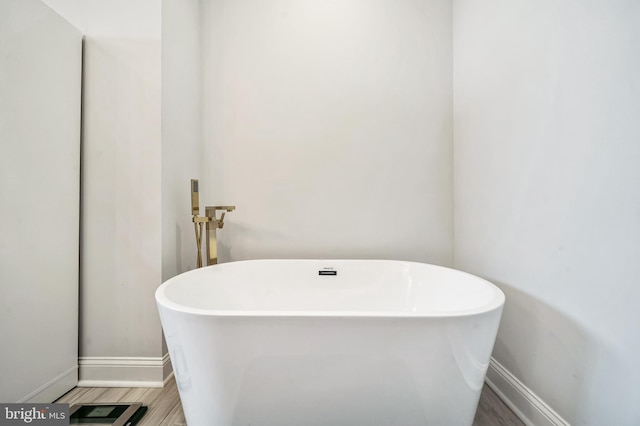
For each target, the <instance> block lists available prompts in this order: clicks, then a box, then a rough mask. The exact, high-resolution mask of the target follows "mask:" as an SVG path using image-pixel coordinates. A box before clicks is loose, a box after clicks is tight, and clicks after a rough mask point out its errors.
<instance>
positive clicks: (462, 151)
mask: <svg viewBox="0 0 640 426" xmlns="http://www.w3.org/2000/svg"><path fill="white" fill-rule="evenodd" d="M638 22H640V4H639V3H638V2H633V1H624V0H613V1H608V2H602V1H595V0H590V1H583V2H556V1H550V0H548V1H542V2H528V1H524V0H518V1H513V0H510V1H506V0H503V1H466V0H456V1H454V70H455V72H454V93H455V97H454V98H455V100H454V117H455V127H454V134H455V141H454V147H455V259H456V261H455V265H456V266H457V267H458V268H460V269H463V270H466V271H470V272H472V273H476V274H478V275H480V276H483V277H486V278H488V279H490V280H492V281H494V282H495V283H497V284H499V285H500V286H501V287H502V288H503V289H504V290H505V292H506V295H507V304H506V308H505V312H504V317H503V320H502V326H501V329H500V333H499V336H498V340H497V343H496V347H495V352H494V357H495V358H496V360H497V361H498V362H500V363H501V364H502V365H504V366H505V367H506V368H507V369H508V370H509V371H510V372H511V373H513V374H514V375H515V376H516V377H517V378H519V379H520V380H521V381H522V382H523V383H524V384H525V385H526V386H527V387H529V388H530V389H531V390H532V391H533V392H535V393H536V394H537V395H538V396H540V397H541V398H542V399H543V400H544V401H545V402H547V403H548V404H549V405H550V406H551V407H552V408H553V409H555V410H556V411H557V412H558V413H559V414H560V415H561V416H562V417H564V418H565V419H566V420H567V421H569V422H570V423H571V424H576V425H577V424H580V425H605V424H607V425H636V424H640V405H638V401H639V400H640V386H638V383H639V382H640V369H638V359H640V340H639V339H638V336H640V318H639V316H638V312H639V311H638V306H637V304H638V301H639V300H640V286H639V285H638V283H637V277H638V276H639V275H640V262H638V259H640V198H639V197H638V183H639V182H640V167H638V165H639V164H640V143H639V142H638V141H639V140H640V120H638V111H640V96H639V95H640V50H638V46H639V45H640V27H638V25H637V23H638Z"/></svg>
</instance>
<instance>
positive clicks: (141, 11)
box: [42, 0, 161, 38]
mask: <svg viewBox="0 0 640 426" xmlns="http://www.w3.org/2000/svg"><path fill="white" fill-rule="evenodd" d="M42 2H44V3H46V4H48V5H49V6H50V7H51V8H52V9H54V10H55V11H56V12H58V13H59V14H60V15H61V16H62V17H64V18H65V19H66V20H68V21H69V22H71V23H73V25H75V26H76V27H77V28H79V29H80V31H82V33H83V34H85V35H91V36H100V37H125V38H159V37H160V31H161V23H160V19H161V8H160V0H42Z"/></svg>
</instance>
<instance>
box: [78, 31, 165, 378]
mask: <svg viewBox="0 0 640 426" xmlns="http://www.w3.org/2000/svg"><path fill="white" fill-rule="evenodd" d="M84 54H85V57H84V88H83V90H84V93H83V114H84V115H83V121H84V123H83V127H84V128H83V166H82V171H83V175H82V182H83V183H82V186H83V188H82V189H83V190H82V275H81V283H82V291H81V306H82V310H81V334H80V336H81V340H80V341H81V347H80V355H81V357H100V358H111V357H129V358H131V357H154V356H156V357H157V356H161V347H162V345H161V331H160V322H159V318H158V314H157V309H156V306H155V300H154V291H155V289H156V288H157V287H158V285H159V284H160V283H161V280H162V274H161V234H160V233H161V224H160V212H161V190H160V188H161V184H162V182H161V139H160V134H161V131H160V124H161V120H160V117H161V112H160V41H159V40H139V39H113V38H101V37H88V38H86V40H85V49H84ZM82 366H83V365H82V363H81V367H82ZM87 379H88V378H87V377H83V371H82V368H81V380H87ZM92 379H93V380H98V378H97V377H92Z"/></svg>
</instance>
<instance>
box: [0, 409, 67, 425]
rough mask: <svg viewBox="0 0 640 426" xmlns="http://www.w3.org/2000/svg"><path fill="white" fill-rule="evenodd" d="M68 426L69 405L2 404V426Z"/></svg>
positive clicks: (0, 411)
mask: <svg viewBox="0 0 640 426" xmlns="http://www.w3.org/2000/svg"><path fill="white" fill-rule="evenodd" d="M17 425H34V426H68V425H69V404H0V426H17Z"/></svg>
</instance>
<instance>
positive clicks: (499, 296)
mask: <svg viewBox="0 0 640 426" xmlns="http://www.w3.org/2000/svg"><path fill="white" fill-rule="evenodd" d="M256 261H269V262H296V261H318V262H326V263H329V262H334V261H340V262H349V261H362V262H399V263H409V264H417V265H428V266H432V267H436V268H441V269H444V270H447V271H450V272H453V273H455V274H460V275H461V276H467V277H469V278H471V279H473V280H479V281H482V282H484V283H486V284H489V286H490V288H491V289H492V290H493V293H494V298H493V299H492V300H491V301H490V302H489V303H486V304H484V305H481V306H478V307H475V308H473V309H459V310H450V311H442V312H400V311H395V312H386V311H330V310H317V311H314V310H306V311H305V310H258V309H255V310H240V309H229V310H219V309H201V308H192V307H188V306H185V305H181V304H178V303H175V302H172V301H171V300H169V298H168V297H167V296H166V295H165V294H164V290H165V288H166V287H168V286H169V285H171V284H172V282H173V281H174V280H177V279H178V278H179V277H182V276H183V275H185V274H189V273H193V272H194V271H200V270H202V269H208V268H216V267H219V266H221V265H225V264H230V263H234V264H237V263H247V262H256ZM221 265H211V266H205V267H203V268H197V269H192V270H190V271H186V272H183V273H181V274H178V275H176V276H174V277H172V278H169V279H168V280H166V281H165V282H163V283H162V284H161V285H160V286H159V287H158V288H157V289H156V291H155V300H156V304H157V306H158V308H160V307H161V306H162V307H164V308H167V309H169V310H171V311H175V312H180V313H184V314H190V315H195V316H204V317H221V318H232V317H239V318H240V317H242V318H302V317H304V318H399V319H400V318H402V319H407V318H452V317H469V316H474V315H481V314H487V313H489V312H493V311H496V310H502V309H503V308H504V304H505V300H506V297H505V294H504V292H503V291H502V290H501V289H500V288H499V287H498V286H497V285H495V284H494V283H492V282H491V281H489V280H486V279H484V278H481V277H479V276H477V275H474V274H471V273H469V272H465V271H461V270H459V269H455V268H450V267H447V266H441V265H435V264H432V263H425V262H415V261H407V260H394V259H323V258H318V259H313V258H304V259H287V258H276V259H269V258H261V259H247V260H236V261H231V262H225V263H224V264H221ZM183 278H184V277H183Z"/></svg>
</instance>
